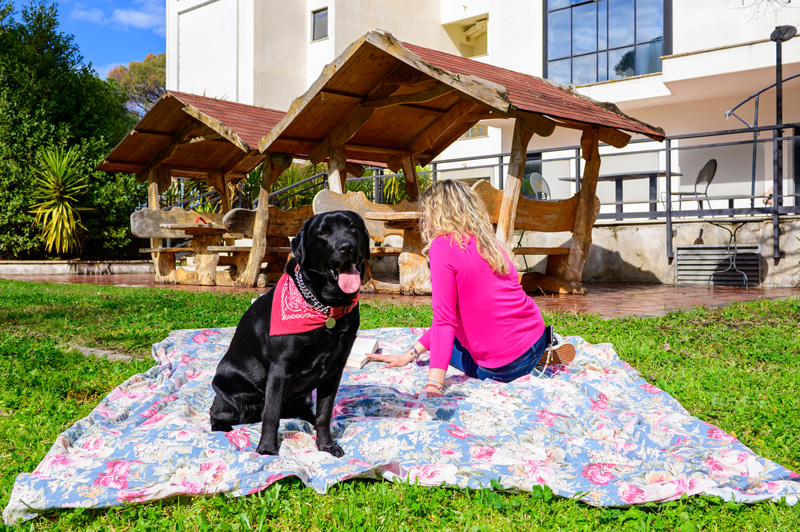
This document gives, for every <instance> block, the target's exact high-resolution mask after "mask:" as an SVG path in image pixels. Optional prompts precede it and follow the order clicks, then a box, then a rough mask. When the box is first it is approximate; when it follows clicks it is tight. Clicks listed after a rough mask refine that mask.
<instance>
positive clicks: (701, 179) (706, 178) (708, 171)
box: [672, 159, 717, 210]
mask: <svg viewBox="0 0 800 532" xmlns="http://www.w3.org/2000/svg"><path fill="white" fill-rule="evenodd" d="M716 173H717V160H716V159H709V160H708V161H707V162H706V164H704V165H703V167H702V168H701V169H700V171H699V172H697V179H695V180H694V191H693V192H673V193H672V195H673V196H677V197H678V210H681V202H682V201H683V198H687V199H689V201H696V202H697V208H698V209H700V210H702V209H703V199H705V200H706V201H708V205H709V207H710V206H711V200H709V199H708V185H710V184H711V181H713V180H714V175H716ZM703 184H705V188H704V189H703V191H702V192H698V191H697V187H699V186H702V185H703Z"/></svg>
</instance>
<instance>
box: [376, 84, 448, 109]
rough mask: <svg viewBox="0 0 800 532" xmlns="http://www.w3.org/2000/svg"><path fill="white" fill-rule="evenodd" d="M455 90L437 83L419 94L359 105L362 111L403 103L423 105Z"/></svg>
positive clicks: (392, 97) (401, 95)
mask: <svg viewBox="0 0 800 532" xmlns="http://www.w3.org/2000/svg"><path fill="white" fill-rule="evenodd" d="M455 90H456V89H454V88H453V87H450V86H449V85H445V84H444V83H439V84H437V85H435V86H433V87H431V88H430V89H425V90H422V91H419V92H412V93H410V94H400V95H398V96H389V97H388V98H380V99H377V100H367V101H365V102H363V103H362V104H361V107H362V108H364V109H377V108H380V107H390V106H392V105H402V104H404V103H424V102H429V101H431V100H435V99H436V98H439V97H441V96H444V95H445V94H450V93H451V92H455Z"/></svg>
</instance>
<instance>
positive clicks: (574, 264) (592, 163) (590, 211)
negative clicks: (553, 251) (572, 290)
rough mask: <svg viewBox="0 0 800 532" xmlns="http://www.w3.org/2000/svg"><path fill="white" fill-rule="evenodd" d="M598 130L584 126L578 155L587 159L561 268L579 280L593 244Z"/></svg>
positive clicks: (575, 279)
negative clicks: (569, 239) (570, 240)
mask: <svg viewBox="0 0 800 532" xmlns="http://www.w3.org/2000/svg"><path fill="white" fill-rule="evenodd" d="M598 142H599V130H598V128H597V127H593V128H590V129H585V130H584V131H583V135H581V157H583V159H584V160H585V161H586V165H585V167H584V169H583V176H582V177H581V191H580V193H579V197H578V208H577V212H576V214H575V227H574V228H573V230H572V245H571V246H570V251H569V256H568V257H567V261H566V266H565V268H564V272H563V275H564V277H563V278H564V280H566V281H572V282H578V283H579V282H580V281H581V278H582V277H583V267H584V266H585V265H586V259H587V258H588V257H589V247H590V246H591V245H592V226H593V225H594V198H595V194H596V192H597V176H598V175H599V174H600V152H599V149H598Z"/></svg>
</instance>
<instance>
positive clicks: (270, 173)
mask: <svg viewBox="0 0 800 532" xmlns="http://www.w3.org/2000/svg"><path fill="white" fill-rule="evenodd" d="M290 164H292V158H291V157H290V156H288V155H285V154H281V153H274V154H267V156H266V158H265V159H264V162H263V163H262V165H263V166H262V170H261V190H260V191H259V193H258V209H257V210H256V219H255V222H254V223H253V245H252V246H251V247H250V256H249V257H248V259H247V267H246V268H245V269H244V271H243V272H240V273H239V275H238V277H237V278H236V285H237V286H255V285H256V282H257V281H258V273H259V270H261V262H262V259H263V258H264V251H265V250H266V248H267V224H268V223H269V189H270V187H271V186H272V183H274V182H275V180H276V179H277V178H278V176H279V175H281V173H282V172H283V171H284V170H285V169H286V168H288V167H289V165H290Z"/></svg>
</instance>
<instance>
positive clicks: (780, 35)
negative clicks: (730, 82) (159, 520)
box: [769, 26, 797, 259]
mask: <svg viewBox="0 0 800 532" xmlns="http://www.w3.org/2000/svg"><path fill="white" fill-rule="evenodd" d="M795 35H797V28H795V27H794V26H777V27H776V28H775V30H774V31H773V32H772V34H771V35H770V36H769V38H770V40H771V41H773V42H775V47H776V55H775V125H776V126H777V127H776V128H775V132H774V133H773V137H772V139H773V140H772V142H773V148H772V153H773V161H772V217H773V224H772V226H773V229H774V231H773V232H774V233H775V234H774V235H773V241H774V242H778V241H779V238H780V227H779V224H778V216H779V214H780V213H779V208H780V207H781V205H782V204H783V142H782V141H781V140H779V139H780V138H781V137H783V129H781V126H782V125H783V56H782V51H781V44H782V43H783V42H784V41H788V40H789V39H791V38H792V37H794V36H795ZM781 255H783V254H782V253H781V251H780V249H779V247H778V246H773V251H772V256H773V258H776V259H779V258H781Z"/></svg>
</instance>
